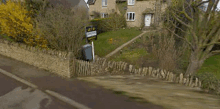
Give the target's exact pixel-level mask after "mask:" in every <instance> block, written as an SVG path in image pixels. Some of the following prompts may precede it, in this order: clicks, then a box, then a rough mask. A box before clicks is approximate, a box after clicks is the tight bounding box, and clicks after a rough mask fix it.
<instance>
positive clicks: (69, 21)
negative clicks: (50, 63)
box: [35, 5, 88, 56]
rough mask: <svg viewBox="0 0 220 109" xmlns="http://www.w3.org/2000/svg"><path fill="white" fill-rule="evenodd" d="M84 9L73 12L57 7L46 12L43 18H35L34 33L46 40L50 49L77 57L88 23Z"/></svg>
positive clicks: (76, 9)
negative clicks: (71, 53)
mask: <svg viewBox="0 0 220 109" xmlns="http://www.w3.org/2000/svg"><path fill="white" fill-rule="evenodd" d="M86 16H87V13H86V9H85V8H83V7H77V8H75V10H72V9H71V8H65V7H64V6H63V5H57V6H56V7H54V8H50V9H48V10H47V11H46V13H45V16H42V15H38V16H37V27H36V31H35V33H38V34H39V35H40V36H42V37H44V38H45V39H47V40H48V46H49V47H50V48H52V49H56V50H61V51H68V52H73V53H74V56H77V55H78V53H79V50H80V48H81V46H82V39H83V37H85V26H86V25H87V23H88V19H87V17H86Z"/></svg>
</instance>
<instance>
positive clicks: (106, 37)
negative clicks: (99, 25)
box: [94, 28, 141, 57]
mask: <svg viewBox="0 0 220 109" xmlns="http://www.w3.org/2000/svg"><path fill="white" fill-rule="evenodd" d="M139 34H141V31H139V30H137V29H136V28H130V29H128V28H126V29H120V30H117V31H109V32H105V33H101V34H98V39H97V40H96V41H94V47H95V54H96V55H98V56H100V57H103V56H105V55H107V54H108V53H110V52H112V51H113V50H115V49H116V48H117V47H119V46H121V45H122V44H124V43H126V42H127V41H129V40H131V39H132V38H134V37H136V36H138V35H139ZM110 39H112V41H111V40H110Z"/></svg>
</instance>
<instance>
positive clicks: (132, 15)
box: [127, 12, 135, 21]
mask: <svg viewBox="0 0 220 109" xmlns="http://www.w3.org/2000/svg"><path fill="white" fill-rule="evenodd" d="M134 20H135V12H128V13H127V21H134Z"/></svg>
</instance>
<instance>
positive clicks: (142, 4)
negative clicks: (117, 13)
mask: <svg viewBox="0 0 220 109" xmlns="http://www.w3.org/2000/svg"><path fill="white" fill-rule="evenodd" d="M155 3H156V0H148V1H135V4H134V5H133V6H132V5H128V6H127V7H128V9H127V12H135V21H127V25H128V26H129V27H140V26H141V24H142V23H144V15H143V14H142V13H143V12H144V10H145V9H146V8H151V9H153V10H154V9H155ZM125 17H127V15H125ZM151 23H152V24H153V23H154V14H153V16H152V19H151Z"/></svg>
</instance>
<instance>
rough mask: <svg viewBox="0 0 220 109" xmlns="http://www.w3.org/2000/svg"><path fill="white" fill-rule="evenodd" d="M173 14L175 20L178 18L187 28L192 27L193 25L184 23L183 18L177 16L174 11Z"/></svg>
mask: <svg viewBox="0 0 220 109" xmlns="http://www.w3.org/2000/svg"><path fill="white" fill-rule="evenodd" d="M172 16H173V17H174V19H175V20H177V21H178V22H180V23H181V24H183V25H184V26H186V27H187V28H189V29H191V26H190V25H188V24H186V23H184V22H183V21H182V20H181V19H179V18H178V17H176V14H175V13H174V12H172Z"/></svg>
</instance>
